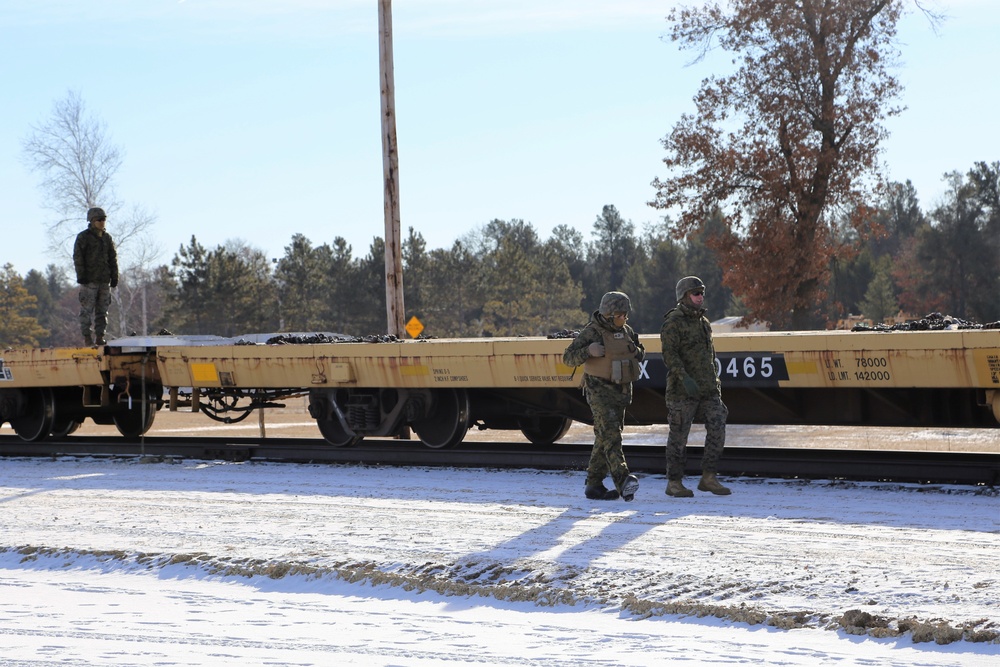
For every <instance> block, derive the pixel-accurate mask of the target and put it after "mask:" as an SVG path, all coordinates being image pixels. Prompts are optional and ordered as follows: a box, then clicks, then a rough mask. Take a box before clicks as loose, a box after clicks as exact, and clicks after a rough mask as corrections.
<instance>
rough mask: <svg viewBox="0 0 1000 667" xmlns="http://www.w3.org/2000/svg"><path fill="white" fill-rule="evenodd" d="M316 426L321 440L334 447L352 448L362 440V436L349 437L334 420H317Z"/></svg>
mask: <svg viewBox="0 0 1000 667" xmlns="http://www.w3.org/2000/svg"><path fill="white" fill-rule="evenodd" d="M316 426H318V427H319V432H320V433H321V434H323V439H324V440H326V441H327V442H329V443H330V444H331V445H333V446H334V447H353V446H354V445H356V444H358V443H359V442H361V441H362V440H364V436H362V435H351V434H350V433H348V432H347V431H346V430H345V429H344V427H343V426H341V425H340V422H339V421H337V420H336V419H317V420H316Z"/></svg>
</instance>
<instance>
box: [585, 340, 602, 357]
mask: <svg viewBox="0 0 1000 667" xmlns="http://www.w3.org/2000/svg"><path fill="white" fill-rule="evenodd" d="M587 352H590V356H592V357H603V356H604V346H603V345H601V344H600V343H591V344H590V345H588V346H587Z"/></svg>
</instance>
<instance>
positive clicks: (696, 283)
mask: <svg viewBox="0 0 1000 667" xmlns="http://www.w3.org/2000/svg"><path fill="white" fill-rule="evenodd" d="M693 289H705V283H703V282H701V278H699V277H698V276H684V277H683V278H681V279H680V280H678V281H677V287H676V288H675V289H674V291H675V292H676V293H677V300H678V301H680V300H681V299H683V298H684V295H685V294H687V293H688V292H690V291H691V290H693Z"/></svg>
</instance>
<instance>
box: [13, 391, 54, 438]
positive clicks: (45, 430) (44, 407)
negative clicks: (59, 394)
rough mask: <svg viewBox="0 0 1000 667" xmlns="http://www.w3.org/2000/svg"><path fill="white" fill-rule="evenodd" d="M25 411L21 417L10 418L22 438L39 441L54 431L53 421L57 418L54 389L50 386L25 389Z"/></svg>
mask: <svg viewBox="0 0 1000 667" xmlns="http://www.w3.org/2000/svg"><path fill="white" fill-rule="evenodd" d="M24 396H25V399H26V405H25V411H24V414H22V415H21V416H20V417H16V418H14V419H11V420H10V425H11V426H12V427H13V428H14V432H15V433H17V435H18V437H19V438H21V440H27V441H28V442H37V441H38V440H41V439H42V438H45V437H47V436H48V435H49V433H51V432H52V422H53V421H54V420H55V414H56V404H55V400H54V398H53V396H52V390H51V389H50V388H48V387H41V388H33V389H25V390H24Z"/></svg>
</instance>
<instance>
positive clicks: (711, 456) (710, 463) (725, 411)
mask: <svg viewBox="0 0 1000 667" xmlns="http://www.w3.org/2000/svg"><path fill="white" fill-rule="evenodd" d="M702 407H703V409H704V414H705V454H704V456H703V457H702V459H701V469H702V472H711V473H714V472H717V471H718V470H719V459H720V458H722V449H723V447H725V446H726V418H727V417H728V416H729V408H727V407H726V404H725V403H723V402H722V398H720V397H719V396H715V397H713V398H711V399H706V400H704V401H702Z"/></svg>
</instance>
